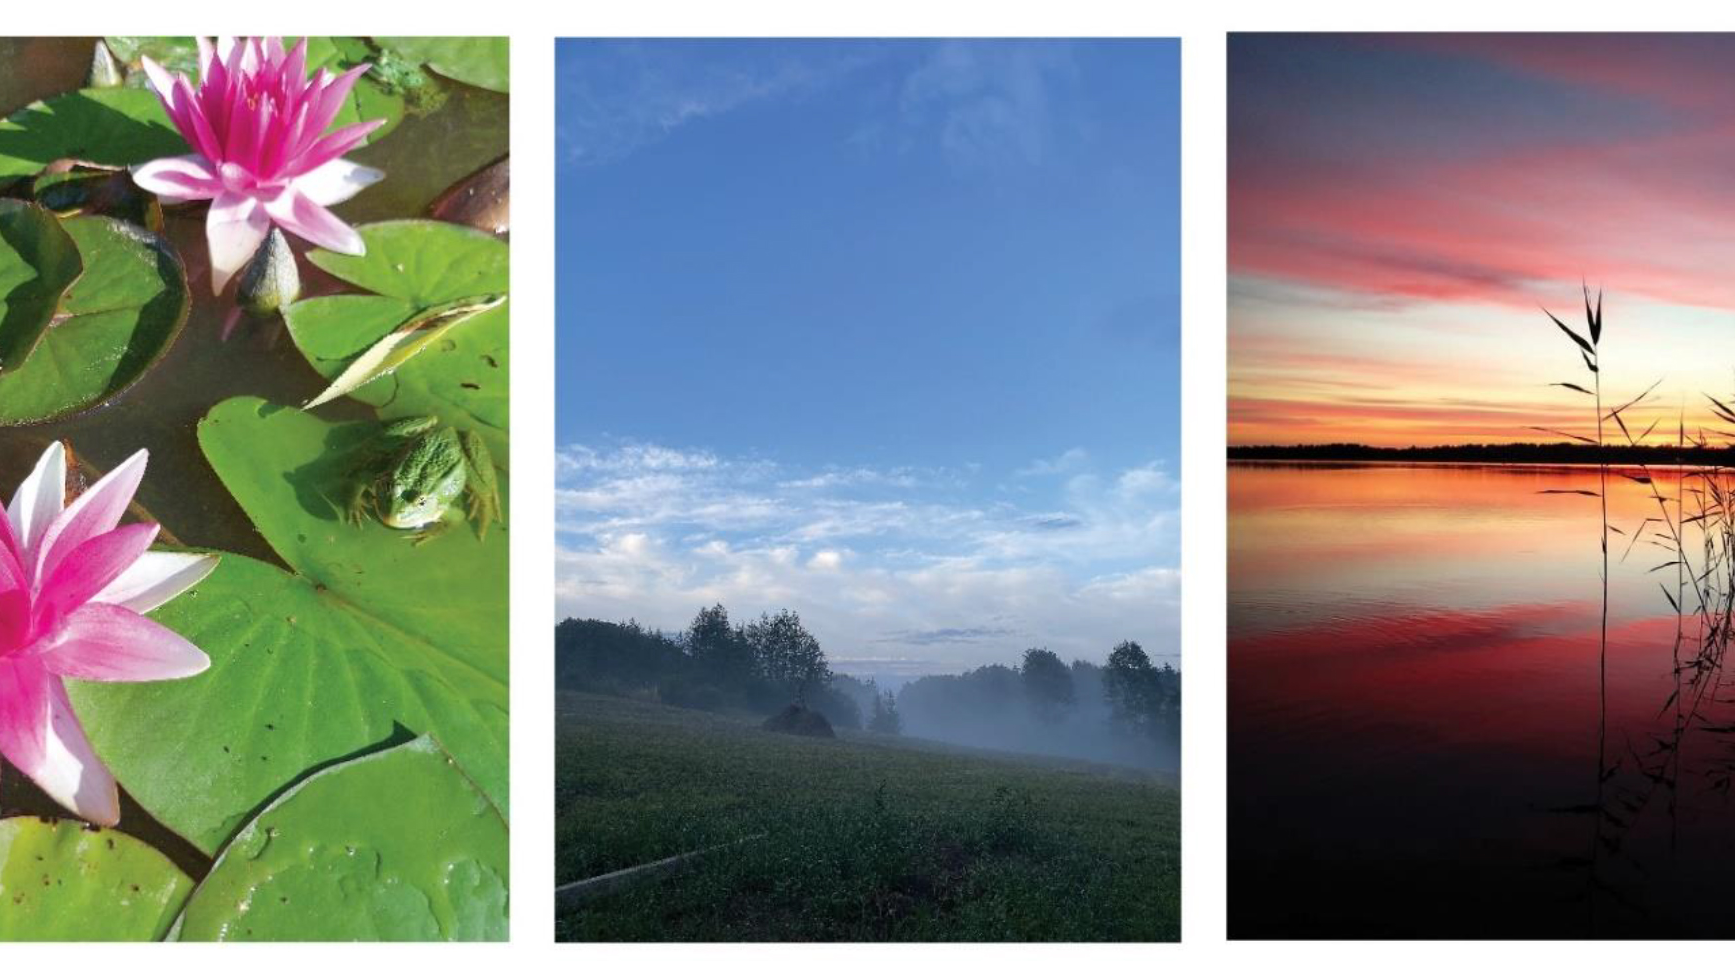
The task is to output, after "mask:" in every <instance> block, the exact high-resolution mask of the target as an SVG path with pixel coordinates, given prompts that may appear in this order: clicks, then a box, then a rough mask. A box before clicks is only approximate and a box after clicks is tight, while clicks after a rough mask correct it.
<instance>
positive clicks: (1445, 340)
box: [1228, 34, 1735, 445]
mask: <svg viewBox="0 0 1735 976" xmlns="http://www.w3.org/2000/svg"><path fill="white" fill-rule="evenodd" d="M1228 156H1229V443H1230V444H1295V443H1324V442H1333V441H1357V442H1362V443H1369V444H1380V445H1409V444H1451V443H1473V442H1481V443H1489V442H1500V441H1536V440H1560V439H1562V438H1554V437H1549V436H1548V435H1544V434H1538V433H1536V432H1535V431H1531V430H1527V429H1526V428H1527V427H1528V426H1530V425H1537V426H1544V427H1556V428H1563V429H1566V430H1571V431H1575V432H1583V431H1584V430H1585V429H1586V427H1588V426H1590V424H1591V422H1592V419H1593V414H1592V411H1591V410H1590V409H1589V407H1588V403H1587V401H1585V400H1584V399H1583V398H1581V397H1578V396H1577V395H1576V394H1573V393H1571V392H1568V391H1566V390H1562V389H1559V388H1551V387H1549V386H1548V384H1549V383H1550V382H1555V381H1570V382H1575V383H1580V384H1583V385H1586V386H1588V385H1590V384H1589V379H1590V376H1589V374H1588V373H1587V371H1586V370H1585V368H1584V366H1583V364H1582V363H1581V362H1580V361H1579V359H1578V357H1577V355H1576V353H1575V349H1574V347H1573V346H1572V344H1571V343H1570V341H1569V340H1567V339H1566V338H1565V337H1564V336H1562V335H1561V334H1560V333H1559V332H1558V331H1557V330H1556V329H1555V327H1554V326H1553V325H1552V324H1551V323H1550V322H1549V321H1548V319H1547V317H1546V316H1545V315H1544V314H1543V312H1542V308H1543V307H1546V308H1547V309H1549V310H1550V311H1553V312H1554V313H1555V314H1557V315H1559V316H1560V317H1561V318H1562V319H1564V320H1565V321H1566V322H1567V324H1569V325H1573V326H1574V327H1579V328H1581V331H1582V326H1583V322H1584V312H1583V305H1582V299H1581V297H1580V282H1581V280H1582V281H1584V282H1587V283H1588V284H1589V286H1590V289H1591V291H1592V293H1593V296H1594V293H1595V292H1596V290H1597V289H1598V288H1599V287H1600V288H1603V289H1606V296H1605V299H1604V325H1605V332H1604V337H1603V343H1602V347H1603V348H1602V354H1603V382H1604V384H1605V394H1606V396H1607V398H1608V399H1610V400H1624V399H1626V398H1627V397H1628V396H1631V395H1634V394H1637V393H1638V392H1639V391H1641V390H1643V389H1644V388H1645V387H1646V386H1648V385H1650V383H1652V382H1653V381H1656V380H1661V381H1662V384H1661V386H1659V388H1658V398H1657V400H1656V402H1655V404H1654V406H1653V407H1652V408H1651V410H1650V412H1649V413H1646V414H1643V415H1640V416H1639V418H1638V419H1640V420H1641V424H1640V426H1643V425H1646V424H1649V422H1650V420H1651V419H1653V418H1655V417H1658V416H1660V415H1662V414H1664V413H1666V414H1667V416H1668V417H1669V418H1671V420H1672V418H1673V417H1674V416H1675V414H1676V412H1677V411H1678V410H1680V409H1681V408H1682V406H1683V404H1684V405H1685V408H1686V411H1687V418H1688V424H1689V427H1691V426H1692V425H1693V424H1694V422H1695V419H1697V420H1699V421H1706V420H1708V419H1709V414H1708V413H1707V412H1706V411H1705V410H1703V409H1702V408H1701V406H1700V405H1702V404H1704V403H1705V398H1704V396H1703V394H1704V393H1712V394H1715V395H1717V396H1718V397H1719V398H1725V397H1724V395H1725V394H1726V393H1729V392H1731V391H1735V314H1731V309H1735V37H1732V36H1728V35H1722V36H1719V35H1698V36H1678V35H1641V36H1633V35H1627V36H1622V35H1552V36H1551V35H1523V34H1512V35H1503V36H1495V35H1426V36H1401V35H1383V36H1382V35H1361V36H1325V35H1311V36H1310V35H1301V36H1275V35H1237V36H1234V37H1232V38H1231V41H1230V46H1229V147H1228ZM1725 399H1726V398H1725ZM1673 427H1674V425H1673V423H1672V422H1666V423H1663V424H1660V425H1659V428H1658V429H1659V434H1658V436H1659V437H1660V436H1661V434H1660V431H1661V430H1663V429H1664V428H1667V429H1668V430H1669V437H1670V438H1671V439H1672V438H1673V436H1674V430H1673Z"/></svg>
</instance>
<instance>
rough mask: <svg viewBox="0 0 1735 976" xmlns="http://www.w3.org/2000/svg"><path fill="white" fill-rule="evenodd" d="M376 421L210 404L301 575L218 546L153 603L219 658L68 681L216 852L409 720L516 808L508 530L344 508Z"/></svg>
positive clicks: (223, 467) (168, 808) (158, 806)
mask: <svg viewBox="0 0 1735 976" xmlns="http://www.w3.org/2000/svg"><path fill="white" fill-rule="evenodd" d="M377 429H378V425H376V424H373V423H360V424H342V425H337V424H330V423H327V422H325V421H323V420H320V419H319V418H317V417H314V416H311V415H309V414H306V413H303V412H301V411H299V410H296V409H293V408H288V407H276V406H271V405H268V404H266V403H265V402H264V401H262V400H258V399H256V398H251V397H242V398H236V399H232V400H228V401H225V402H223V403H221V404H218V405H217V407H215V408H214V409H213V410H212V411H211V413H210V414H209V415H208V416H207V417H206V418H205V420H204V421H203V422H202V423H201V424H200V427H199V441H200V444H201V446H202V447H203V448H204V451H205V455H206V457H207V458H208V459H209V460H210V462H211V465H212V467H213V468H215V469H216V471H217V474H218V475H219V476H220V477H221V478H222V480H223V483H224V484H225V486H227V487H228V489H229V491H230V492H231V493H232V494H233V495H234V496H235V498H236V500H237V501H238V502H239V503H240V504H241V507H242V508H243V509H244V510H245V511H246V512H247V514H248V516H249V517H250V518H251V519H252V520H253V521H254V523H255V524H256V525H257V526H258V527H259V530H260V532H261V533H262V534H263V535H264V537H265V539H266V541H267V542H269V543H270V544H271V546H272V548H273V549H274V550H276V552H277V554H278V555H279V556H280V557H281V558H282V559H283V561H284V562H285V563H286V564H287V565H288V566H289V567H291V569H292V570H293V571H294V572H293V574H292V573H286V572H284V571H283V570H281V569H278V568H277V567H275V566H271V565H268V564H265V563H261V562H258V561H256V560H251V559H247V558H245V557H242V556H237V555H234V554H226V555H224V556H223V559H222V562H221V563H220V564H219V565H218V567H217V570H216V571H215V572H214V573H212V574H211V576H209V577H207V578H206V579H205V580H204V581H203V582H201V583H200V584H199V585H198V586H196V587H194V588H193V589H192V590H191V591H189V592H188V593H186V594H183V595H182V596H180V597H179V598H177V599H175V600H173V601H170V602H169V603H168V604H166V605H165V606H163V607H161V608H159V609H158V610H156V611H155V612H154V613H153V614H152V616H153V617H154V618H155V619H156V620H158V621H159V622H161V623H162V624H164V625H165V626H167V627H169V628H171V629H173V630H175V631H176V632H177V633H180V634H181V635H183V636H185V637H186V638H187V639H188V640H190V641H192V642H193V643H194V644H195V645H197V646H198V647H200V648H202V649H203V650H204V651H205V653H207V654H208V655H210V657H211V668H210V670H208V671H206V672H205V673H204V674H201V675H199V676H197V677H194V678H188V679H185V680H181V681H168V682H158V683H148V684H93V683H81V682H73V683H71V685H70V687H69V691H70V694H71V695H72V699H73V703H74V705H75V707H76V708H77V709H78V712H79V715H80V716H81V717H82V718H83V719H84V722H85V727H86V730H87V731H88V733H89V734H90V738H91V741H92V743H93V744H94V745H95V747H96V750H97V754H98V755H100V756H102V757H103V760H104V762H106V763H108V765H109V767H110V768H111V769H113V770H114V772H115V775H116V777H117V778H118V779H119V780H120V781H121V783H122V784H123V785H125V786H126V788H127V791H128V792H129V793H131V794H132V795H133V797H134V798H135V799H137V800H138V801H139V802H140V803H141V804H142V805H143V806H144V807H145V808H146V809H148V810H150V811H151V812H152V814H153V815H155V816H156V817H157V819H159V820H161V821H162V822H163V823H164V824H166V825H167V826H169V827H170V828H171V829H173V830H175V832H177V833H179V834H180V835H181V836H183V837H185V838H187V839H188V840H189V841H191V842H192V843H193V844H194V845H196V846H197V847H199V849H200V850H203V851H205V852H206V853H212V852H214V851H216V850H217V849H218V848H219V847H221V846H222V844H223V843H224V842H225V841H226V840H228V838H229V837H230V836H231V835H232V834H233V833H234V832H235V830H236V829H237V828H239V827H240V826H241V825H242V824H244V823H245V822H246V821H247V819H248V818H249V817H251V816H252V814H253V813H254V812H255V811H256V810H258V809H259V807H260V806H261V805H262V804H264V803H265V802H267V801H268V800H270V799H271V798H272V797H273V796H275V795H276V794H277V793H278V792H279V791H281V790H282V789H283V788H284V787H285V786H286V785H288V784H290V783H293V782H295V781H297V780H298V779H300V778H301V777H303V776H305V775H306V773H307V772H308V771H309V770H312V769H315V768H317V767H319V766H321V765H324V764H328V763H331V762H334V761H336V760H340V759H343V758H345V757H347V756H352V755H355V754H357V753H359V752H361V751H364V750H367V749H371V748H373V747H376V746H377V745H378V744H379V743H381V742H384V741H386V740H388V739H390V738H391V737H392V736H393V735H394V733H395V732H397V731H401V730H402V729H411V730H414V731H416V732H428V733H432V734H434V735H437V736H438V737H439V738H440V741H441V742H442V743H444V744H445V746H446V748H447V749H448V750H450V751H451V752H452V754H453V755H454V756H456V757H457V758H458V761H459V762H460V763H461V764H462V765H463V767H464V769H465V770H466V772H467V773H468V774H469V776H470V777H471V778H472V779H473V780H475V781H476V782H477V783H478V784H479V786H480V787H481V788H482V790H483V791H484V792H485V793H487V795H488V796H489V797H490V798H491V799H492V800H493V802H494V803H495V805H496V806H497V807H498V808H500V809H501V810H505V809H507V803H508V800H507V783H508V769H507V714H508V713H507V709H508V700H507V678H508V675H507V585H506V580H507V558H506V556H507V533H506V531H505V530H504V529H503V528H501V527H498V526H496V527H495V528H493V529H490V531H489V533H488V537H487V541H486V542H483V541H480V540H478V539H477V538H476V534H475V533H474V532H473V531H471V530H470V529H469V527H468V526H467V525H465V524H460V523H458V522H457V519H456V518H454V519H453V524H452V525H451V527H450V528H449V529H447V530H446V531H445V532H442V533H441V534H439V535H437V536H435V537H434V538H431V539H429V540H428V541H427V542H426V543H425V544H422V545H412V544H411V538H410V535H409V534H408V533H405V532H401V531H396V530H392V529H388V528H385V527H384V526H381V525H379V524H378V523H377V522H370V523H369V524H367V525H364V526H361V527H356V526H352V525H350V524H348V523H346V522H343V521H341V520H340V518H339V515H338V512H337V509H336V507H335V504H334V501H336V500H341V499H342V498H343V497H344V492H345V490H346V486H347V484H348V483H349V479H350V477H351V476H350V474H349V470H348V468H349V465H350V459H351V458H353V457H354V454H353V453H352V451H351V449H352V448H354V447H356V446H357V445H359V444H361V443H363V442H364V441H365V440H366V439H367V438H369V437H371V436H372V435H373V434H374V432H375V431H377ZM328 499H331V500H334V501H328ZM336 503H338V504H340V503H341V502H340V501H337V502H336ZM141 730H150V734H148V735H147V734H143V733H142V732H141Z"/></svg>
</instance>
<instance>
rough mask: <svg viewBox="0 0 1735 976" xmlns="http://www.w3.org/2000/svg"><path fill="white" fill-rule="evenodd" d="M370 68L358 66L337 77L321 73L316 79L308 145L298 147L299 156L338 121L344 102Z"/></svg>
mask: <svg viewBox="0 0 1735 976" xmlns="http://www.w3.org/2000/svg"><path fill="white" fill-rule="evenodd" d="M368 67H369V66H368V65H365V64H358V65H356V66H355V67H353V68H351V69H349V70H348V71H345V72H344V73H342V74H340V75H336V76H331V75H327V74H325V73H324V72H321V73H320V75H319V76H318V77H317V78H316V79H315V81H316V83H317V87H316V88H314V89H313V90H312V91H311V92H310V98H311V106H312V107H311V109H310V111H309V112H308V116H307V129H306V130H305V134H306V138H307V144H306V145H302V146H298V147H297V154H299V153H300V152H305V151H306V150H307V146H308V145H311V144H312V140H313V139H316V138H318V137H319V136H321V135H323V134H324V133H325V130H326V128H327V127H329V126H330V125H331V123H332V122H334V121H335V120H336V119H337V113H338V112H340V111H342V110H343V100H344V99H346V98H348V97H349V91H350V89H351V88H353V87H355V83H356V80H357V79H359V78H360V77H361V76H362V75H364V74H366V73H367V70H368Z"/></svg>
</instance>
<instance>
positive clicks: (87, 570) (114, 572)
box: [35, 522, 158, 632]
mask: <svg viewBox="0 0 1735 976" xmlns="http://www.w3.org/2000/svg"><path fill="white" fill-rule="evenodd" d="M157 529H158V526H157V525H156V523H154V522H136V523H134V524H132V525H123V526H121V527H120V528H118V529H115V530H114V531H112V532H104V533H103V534H102V535H99V536H94V537H92V538H90V539H86V540H85V541H84V542H83V543H81V544H80V545H79V546H78V548H76V549H74V550H72V551H71V552H70V553H68V554H67V556H66V558H64V559H62V560H60V564H59V565H58V566H57V567H56V568H55V570H54V575H52V576H50V577H49V578H48V580H47V581H46V582H44V583H43V584H42V589H41V592H39V593H38V594H37V596H36V610H35V613H36V621H37V624H36V626H37V630H38V632H44V631H47V630H48V629H50V628H51V627H53V626H54V622H55V621H57V620H60V619H61V618H62V617H65V616H66V615H67V614H70V613H71V612H72V611H73V610H75V609H77V608H78V607H80V606H83V605H84V603H85V602H86V601H88V600H89V599H90V598H91V597H94V596H96V595H97V594H98V593H101V592H102V591H103V590H104V589H105V588H107V587H108V585H109V584H110V583H113V582H114V581H115V580H116V579H118V578H119V577H120V575H121V574H122V573H123V572H125V571H126V569H127V567H129V566H131V565H132V564H133V563H135V562H137V561H138V559H139V557H140V556H143V555H144V554H145V551H146V550H148V549H149V548H150V547H151V543H153V542H155V541H156V539H157Z"/></svg>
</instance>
